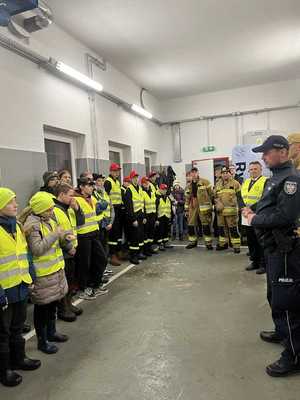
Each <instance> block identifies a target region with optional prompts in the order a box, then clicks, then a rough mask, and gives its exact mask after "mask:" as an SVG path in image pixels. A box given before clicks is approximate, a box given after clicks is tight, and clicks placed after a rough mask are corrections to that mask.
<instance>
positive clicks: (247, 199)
mask: <svg viewBox="0 0 300 400" xmlns="http://www.w3.org/2000/svg"><path fill="white" fill-rule="evenodd" d="M267 179H268V178H267V177H265V176H261V177H260V178H258V179H257V180H256V181H255V183H254V184H253V185H252V187H251V189H250V190H248V188H249V184H250V182H251V178H248V179H246V180H245V182H244V183H243V185H242V190H241V195H242V198H243V201H244V203H245V204H246V206H252V205H253V204H255V203H257V202H258V201H259V200H260V198H261V196H262V194H263V191H264V187H265V183H266V180H267Z"/></svg>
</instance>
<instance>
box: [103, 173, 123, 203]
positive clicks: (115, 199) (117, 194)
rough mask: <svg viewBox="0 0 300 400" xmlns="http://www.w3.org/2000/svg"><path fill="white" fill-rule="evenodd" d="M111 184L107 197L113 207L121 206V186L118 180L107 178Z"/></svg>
mask: <svg viewBox="0 0 300 400" xmlns="http://www.w3.org/2000/svg"><path fill="white" fill-rule="evenodd" d="M106 180H107V181H108V182H110V183H111V191H110V193H109V197H110V200H111V203H112V205H113V206H116V205H120V204H122V193H121V184H120V182H119V180H118V179H117V180H116V181H115V180H114V179H113V178H112V177H110V176H109V177H108V178H107V179H106Z"/></svg>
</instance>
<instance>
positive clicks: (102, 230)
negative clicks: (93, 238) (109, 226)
mask: <svg viewBox="0 0 300 400" xmlns="http://www.w3.org/2000/svg"><path fill="white" fill-rule="evenodd" d="M108 235H109V233H108V231H107V230H106V229H105V228H100V231H99V239H100V242H101V244H102V247H103V249H104V251H105V254H106V256H108V253H109V248H108Z"/></svg>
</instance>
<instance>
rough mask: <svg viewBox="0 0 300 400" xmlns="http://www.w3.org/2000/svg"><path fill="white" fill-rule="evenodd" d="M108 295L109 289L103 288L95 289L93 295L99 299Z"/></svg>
mask: <svg viewBox="0 0 300 400" xmlns="http://www.w3.org/2000/svg"><path fill="white" fill-rule="evenodd" d="M107 293H108V289H105V288H102V287H98V288H96V289H93V294H94V296H96V297H98V296H103V295H104V294H107Z"/></svg>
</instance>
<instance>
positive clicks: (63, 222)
mask: <svg viewBox="0 0 300 400" xmlns="http://www.w3.org/2000/svg"><path fill="white" fill-rule="evenodd" d="M72 211H73V213H74V210H73V209H72V208H71V209H69V210H68V215H66V213H65V212H64V211H63V210H62V209H61V208H59V207H57V206H55V207H54V214H55V218H56V221H57V223H58V224H59V225H60V226H61V227H62V228H63V230H64V232H65V234H67V235H74V236H75V237H76V238H77V231H76V216H75V213H74V216H75V221H74V218H71V215H72ZM74 223H75V225H72V224H74ZM72 244H73V246H74V247H75V248H76V247H77V245H78V243H77V239H74V240H72Z"/></svg>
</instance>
